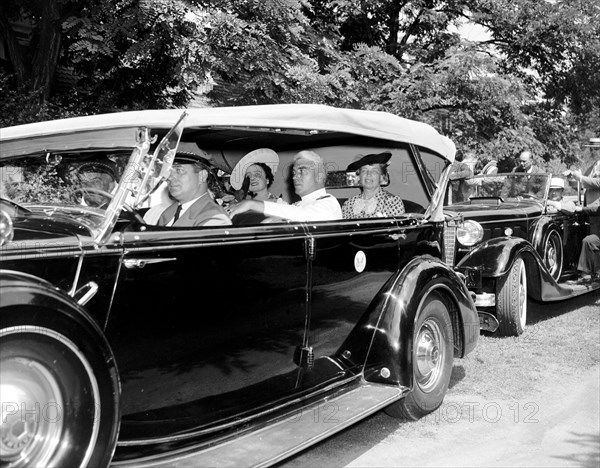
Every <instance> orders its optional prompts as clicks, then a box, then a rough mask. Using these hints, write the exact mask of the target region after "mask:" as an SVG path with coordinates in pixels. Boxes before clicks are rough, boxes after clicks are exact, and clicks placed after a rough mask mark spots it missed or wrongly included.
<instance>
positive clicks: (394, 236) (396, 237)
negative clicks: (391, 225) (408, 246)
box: [385, 233, 406, 241]
mask: <svg viewBox="0 0 600 468" xmlns="http://www.w3.org/2000/svg"><path fill="white" fill-rule="evenodd" d="M385 237H387V238H388V239H392V240H395V241H397V240H399V239H402V240H404V239H406V234H398V233H394V234H387V235H386V236H385Z"/></svg>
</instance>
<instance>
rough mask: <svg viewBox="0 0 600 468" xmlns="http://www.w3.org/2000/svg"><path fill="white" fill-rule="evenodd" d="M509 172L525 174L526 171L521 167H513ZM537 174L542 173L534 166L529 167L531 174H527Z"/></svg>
mask: <svg viewBox="0 0 600 468" xmlns="http://www.w3.org/2000/svg"><path fill="white" fill-rule="evenodd" d="M511 172H527V171H525V169H523V166H515V167H514V168H513V170H512V171H511ZM538 172H543V171H542V170H541V169H540V168H539V167H537V166H536V165H535V164H534V165H533V166H531V172H529V174H536V173H538Z"/></svg>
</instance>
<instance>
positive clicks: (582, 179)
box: [564, 160, 600, 284]
mask: <svg viewBox="0 0 600 468" xmlns="http://www.w3.org/2000/svg"><path fill="white" fill-rule="evenodd" d="M564 175H566V176H568V177H571V178H573V179H575V180H577V181H578V182H579V183H580V184H581V186H582V187H583V188H584V189H585V195H584V206H583V208H582V209H581V211H582V212H583V213H585V214H587V215H588V216H589V222H590V234H589V235H588V236H586V237H584V239H583V241H582V246H581V253H580V254H579V261H578V263H577V270H578V271H580V272H581V277H580V279H579V281H578V282H579V283H582V284H588V283H590V282H593V281H600V160H598V161H596V163H595V164H594V166H593V168H592V170H591V172H590V174H589V176H585V175H583V173H582V171H581V170H580V169H576V170H574V171H566V172H565V173H564Z"/></svg>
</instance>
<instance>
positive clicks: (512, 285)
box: [496, 257, 527, 336]
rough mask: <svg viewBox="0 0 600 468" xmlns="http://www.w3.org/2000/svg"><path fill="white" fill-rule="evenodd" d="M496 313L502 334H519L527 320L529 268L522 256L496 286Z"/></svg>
mask: <svg viewBox="0 0 600 468" xmlns="http://www.w3.org/2000/svg"><path fill="white" fill-rule="evenodd" d="M496 313H497V314H498V322H499V323H500V326H499V328H498V331H499V333H500V335H502V336H519V335H520V334H521V333H523V330H525V323H526V322H527V270H526V269H525V262H524V261H523V259H522V258H521V257H518V258H517V259H515V262H514V263H513V265H512V266H511V268H510V271H509V272H508V275H506V276H505V277H503V278H501V279H500V280H499V281H498V283H497V286H496Z"/></svg>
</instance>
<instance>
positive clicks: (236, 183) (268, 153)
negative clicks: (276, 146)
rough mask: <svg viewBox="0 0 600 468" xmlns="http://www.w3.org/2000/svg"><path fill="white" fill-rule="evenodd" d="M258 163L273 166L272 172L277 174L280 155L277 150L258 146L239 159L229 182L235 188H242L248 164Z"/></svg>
mask: <svg viewBox="0 0 600 468" xmlns="http://www.w3.org/2000/svg"><path fill="white" fill-rule="evenodd" d="M256 163H264V164H266V165H267V166H269V167H270V168H271V172H273V175H275V172H277V168H278V167H279V156H278V155H277V153H276V152H275V151H273V150H272V149H270V148H258V149H255V150H254V151H250V152H249V153H248V154H247V155H246V156H244V157H243V158H242V159H240V160H239V161H238V163H237V164H236V165H235V167H234V168H233V171H231V177H229V183H230V184H231V186H232V187H233V188H234V189H235V190H239V189H241V188H242V183H243V182H244V176H245V175H246V169H248V166H251V165H252V164H256Z"/></svg>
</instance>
